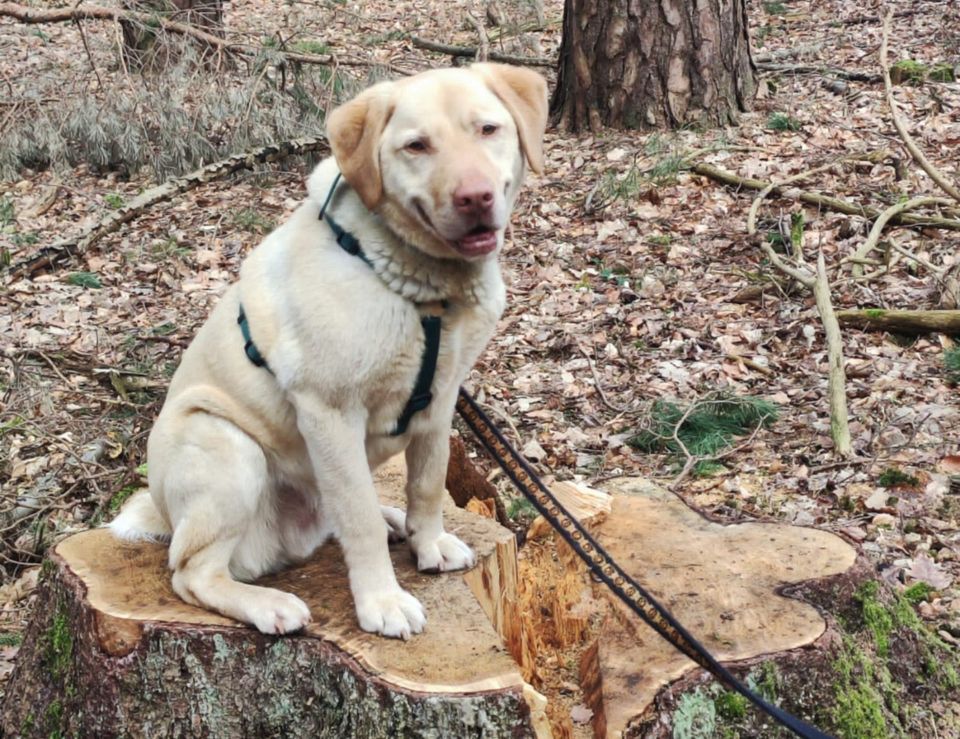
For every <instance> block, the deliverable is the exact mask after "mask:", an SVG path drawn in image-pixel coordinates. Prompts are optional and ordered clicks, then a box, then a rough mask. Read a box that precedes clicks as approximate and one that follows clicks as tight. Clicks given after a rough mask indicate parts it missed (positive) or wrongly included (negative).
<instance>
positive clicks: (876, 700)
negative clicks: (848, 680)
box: [833, 680, 890, 739]
mask: <svg viewBox="0 0 960 739" xmlns="http://www.w3.org/2000/svg"><path fill="white" fill-rule="evenodd" d="M833 720H834V722H835V724H836V728H837V734H838V735H839V736H840V737H843V739H887V737H889V736H890V732H889V730H888V728H887V721H886V718H885V717H884V713H883V698H882V696H880V694H879V693H877V691H876V690H875V689H874V688H873V687H872V686H871V685H870V684H869V683H868V682H867V681H866V680H860V681H858V682H857V684H856V685H855V686H853V687H844V688H841V689H839V690H838V691H837V701H836V703H835V704H834V707H833Z"/></svg>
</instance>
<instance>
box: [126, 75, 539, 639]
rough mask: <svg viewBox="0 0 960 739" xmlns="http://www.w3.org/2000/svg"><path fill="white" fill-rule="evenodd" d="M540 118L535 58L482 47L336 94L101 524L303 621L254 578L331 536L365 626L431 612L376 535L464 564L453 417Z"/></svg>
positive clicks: (428, 567)
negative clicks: (135, 483)
mask: <svg viewBox="0 0 960 739" xmlns="http://www.w3.org/2000/svg"><path fill="white" fill-rule="evenodd" d="M546 120H547V86H546V82H545V81H544V79H543V78H542V77H541V76H540V75H538V74H536V73H534V72H531V71H529V70H525V69H522V68H518V67H509V66H505V65H498V64H486V63H482V64H474V65H472V66H470V67H468V68H452V69H438V70H431V71H428V72H424V73H421V74H418V75H415V76H413V77H409V78H406V79H402V80H399V81H392V82H383V83H379V84H377V85H374V86H373V87H371V88H369V89H367V90H366V91H364V92H362V93H361V94H360V95H359V96H358V97H356V98H354V99H353V100H351V101H349V102H347V103H345V104H343V105H341V106H340V107H338V108H336V109H335V110H333V111H332V112H331V113H330V115H329V117H328V121H327V136H328V139H329V142H330V148H331V152H332V155H333V156H332V157H330V158H328V159H326V160H325V161H323V162H321V163H320V164H319V165H318V166H317V168H316V169H315V170H314V171H313V173H312V174H311V175H310V177H309V179H308V182H307V192H308V197H307V198H306V199H305V201H304V202H303V204H301V206H300V207H299V208H298V209H297V210H296V211H295V212H294V213H293V214H292V216H291V217H290V219H289V220H288V221H287V222H286V223H285V224H283V225H282V226H280V227H279V228H277V229H276V230H275V231H273V232H272V233H271V234H269V235H268V236H267V237H266V238H265V240H264V241H263V242H262V243H261V244H260V245H259V246H258V247H256V248H255V249H254V250H253V251H252V252H251V253H250V254H249V255H248V257H247V258H246V259H245V261H244V263H243V265H242V267H241V270H240V276H239V280H238V281H237V282H236V283H235V284H234V285H232V286H231V287H230V288H229V289H228V290H227V292H226V293H225V295H224V296H223V298H222V299H221V300H220V301H219V303H218V304H217V306H216V307H215V308H214V310H213V311H212V313H211V315H210V317H209V319H208V320H207V322H206V323H205V324H204V325H203V326H202V327H201V329H200V331H199V332H198V333H197V335H196V337H195V338H194V340H193V342H192V343H191V344H190V346H189V347H188V349H187V350H186V352H185V353H184V355H183V359H182V361H181V364H180V366H179V368H178V369H177V371H176V373H175V374H174V377H173V379H172V381H171V384H170V389H169V392H168V395H167V397H166V400H165V402H164V405H163V408H162V410H161V411H160V414H159V416H158V418H157V420H156V423H155V425H154V427H153V429H152V431H151V434H150V437H149V441H148V445H147V460H148V482H149V490H147V491H143V492H141V493H138V494H137V495H135V496H134V497H133V498H131V499H130V501H129V502H128V503H127V505H126V506H125V507H124V508H123V510H122V511H121V512H120V514H119V516H118V517H117V518H116V519H115V520H114V521H113V522H112V523H111V524H110V527H111V529H112V531H113V532H114V534H116V535H117V536H118V537H120V538H123V539H128V540H137V539H155V540H164V541H169V567H170V569H171V570H172V573H173V574H172V584H173V589H174V590H175V592H176V593H177V594H178V595H179V596H180V597H181V598H182V599H183V600H185V601H187V602H188V603H191V604H194V605H197V606H201V607H203V608H207V609H210V610H213V611H217V612H219V613H221V614H224V615H226V616H229V617H231V618H234V619H236V620H239V621H242V622H245V623H247V624H251V625H253V626H254V627H256V628H257V629H259V630H260V631H261V632H264V633H269V634H283V633H289V632H294V631H297V630H299V629H301V628H303V627H304V626H305V625H306V624H307V623H308V622H309V620H310V613H309V610H308V608H307V606H306V605H305V604H304V603H303V601H302V600H300V599H299V598H297V597H296V596H294V595H293V594H291V593H285V592H282V591H280V590H276V589H272V588H266V587H260V586H257V585H253V584H250V583H251V582H252V581H254V580H256V579H257V578H258V577H260V576H262V575H264V574H267V573H270V572H274V571H277V570H279V569H281V568H283V567H285V566H288V565H290V564H293V563H296V562H299V561H302V560H304V559H306V558H307V557H309V556H310V555H311V554H312V553H313V552H314V551H315V550H316V549H317V548H318V547H319V546H320V545H321V544H322V543H323V542H324V541H326V540H327V539H328V538H329V537H331V536H333V537H335V538H336V539H337V540H338V541H339V543H340V546H341V549H342V551H343V557H344V560H345V563H346V567H347V570H348V573H349V582H350V589H351V593H352V595H353V600H354V606H355V609H356V616H357V621H358V622H359V625H360V628H361V629H363V630H365V631H368V632H374V633H377V634H382V635H383V636H387V637H397V638H402V639H407V638H409V637H410V636H411V635H412V634H417V633H419V632H421V631H422V630H423V628H424V624H425V621H426V615H425V613H424V609H423V607H422V606H421V604H420V603H419V601H417V599H416V598H414V597H413V596H412V595H410V594H409V593H408V592H406V591H405V590H403V589H402V588H401V587H400V585H399V584H398V582H397V579H396V576H395V573H394V571H393V566H392V563H391V560H390V556H389V550H388V537H393V538H406V540H407V542H408V545H409V547H410V550H411V552H412V554H413V556H414V558H415V559H416V562H417V567H418V569H419V570H420V571H422V572H428V573H436V572H447V571H452V570H459V569H463V568H469V567H471V566H472V565H473V564H474V563H475V556H474V554H473V552H472V550H471V549H470V548H469V547H468V546H467V545H466V544H464V543H463V542H462V541H460V539H458V538H457V537H456V536H453V535H452V534H449V533H446V532H445V531H444V529H443V520H442V512H441V505H442V501H443V496H444V480H445V474H446V468H447V461H448V455H449V446H448V437H449V434H450V426H451V422H452V416H453V411H454V405H455V403H456V397H457V392H458V388H459V386H460V384H461V382H462V381H463V380H464V378H465V377H466V374H467V373H468V371H469V370H470V368H471V367H472V366H473V364H474V362H475V361H476V359H477V357H478V356H479V354H480V352H481V351H482V350H483V348H484V346H485V345H486V343H487V342H488V341H489V339H490V337H491V335H492V334H493V331H494V329H495V327H496V324H497V321H498V319H499V317H500V315H501V313H502V312H503V309H504V307H505V304H506V290H505V287H504V284H503V280H502V278H501V275H500V269H499V266H498V262H497V256H498V254H499V252H500V251H501V249H502V246H503V243H504V232H505V228H506V226H507V222H508V218H509V215H510V212H511V210H512V208H513V206H514V202H515V200H516V197H517V194H518V192H519V190H520V186H521V183H522V181H523V178H524V175H525V173H526V170H527V167H529V168H530V169H532V170H533V171H535V172H541V171H542V169H543V134H544V129H545V126H546ZM431 322H432V323H431ZM238 324H239V325H238ZM429 325H432V326H433V327H434V328H433V329H430V328H428V326H429ZM438 329H439V330H438ZM431 330H432V331H433V334H434V336H433V339H432V340H431V339H430V337H429V333H430V331H431ZM437 334H438V335H439V341H438V342H437V340H436V339H437ZM431 343H433V344H434V346H433V349H432V351H433V354H434V356H433V357H432V358H431V357H430V356H429V355H430V353H431V349H430V344H431ZM432 363H433V364H435V367H434V368H433V369H434V371H433V373H432V377H430V376H429V375H431V373H430V372H429V371H428V370H429V365H431V364H432ZM424 377H426V379H424ZM425 383H426V384H425ZM415 390H416V392H414V391H415ZM411 395H413V396H414V397H413V398H411ZM424 401H426V402H424ZM424 406H425V407H424ZM401 451H405V458H406V462H407V470H408V479H407V482H406V499H407V509H406V513H405V514H404V512H403V511H400V510H398V509H394V508H386V507H384V508H381V506H380V505H379V501H378V498H377V492H376V490H375V488H374V483H373V478H372V471H373V470H375V469H376V468H377V466H378V465H380V464H381V463H382V462H384V461H385V460H386V459H388V458H389V457H391V456H393V455H395V454H398V453H400V452H401Z"/></svg>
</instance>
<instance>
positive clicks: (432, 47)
mask: <svg viewBox="0 0 960 739" xmlns="http://www.w3.org/2000/svg"><path fill="white" fill-rule="evenodd" d="M0 7H2V6H0ZM410 41H411V42H412V43H413V45H414V46H415V47H416V48H418V49H426V50H427V51H436V52H437V53H439V54H449V55H450V56H461V57H468V58H471V59H472V58H475V57H476V56H477V49H475V48H473V47H470V46H451V45H449V44H438V43H436V42H435V41H427V40H426V39H422V38H418V37H417V36H411V37H410ZM489 58H490V61H492V62H503V63H504V64H517V65H519V66H526V67H550V68H553V67H556V66H557V62H556V61H555V60H554V59H545V58H544V57H539V56H512V55H510V54H500V53H499V52H496V51H491V52H490V57H489Z"/></svg>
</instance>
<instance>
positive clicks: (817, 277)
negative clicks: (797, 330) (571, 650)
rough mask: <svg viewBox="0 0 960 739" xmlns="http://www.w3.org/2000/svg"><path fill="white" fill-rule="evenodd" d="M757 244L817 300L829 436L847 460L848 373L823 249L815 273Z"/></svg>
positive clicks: (763, 243) (850, 451)
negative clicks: (825, 369)
mask: <svg viewBox="0 0 960 739" xmlns="http://www.w3.org/2000/svg"><path fill="white" fill-rule="evenodd" d="M760 246H761V247H762V248H763V250H764V252H766V255H767V258H768V259H769V260H770V262H771V263H772V264H773V265H774V266H775V267H776V268H777V269H779V270H780V271H781V272H783V273H784V274H786V275H789V276H790V277H792V278H793V279H795V280H796V281H797V282H799V283H800V284H801V285H803V286H804V287H806V288H807V289H809V290H811V291H812V292H813V296H814V300H816V303H817V312H818V313H819V314H820V321H821V322H822V323H823V332H824V336H825V337H826V341H827V359H828V364H829V372H828V374H827V395H828V397H829V402H830V437H831V438H832V439H833V447H834V450H835V451H836V453H837V454H838V455H839V456H840V457H843V458H844V459H847V458H848V457H851V456H852V455H853V445H852V443H851V440H850V422H849V414H848V412H847V376H846V372H845V371H844V368H843V365H844V360H843V338H842V337H841V335H840V324H839V322H838V319H837V314H836V312H835V311H834V309H833V303H832V302H831V300H830V281H829V279H828V278H827V268H826V263H825V262H824V259H823V252H820V254H818V255H817V272H816V274H811V273H810V272H809V271H807V270H806V269H803V268H800V267H795V266H793V265H790V264H787V263H786V262H785V261H784V260H783V258H782V257H781V256H780V255H779V254H777V253H776V252H775V251H774V250H773V247H772V246H770V244H768V243H767V242H766V241H761V242H760Z"/></svg>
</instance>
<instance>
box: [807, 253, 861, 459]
mask: <svg viewBox="0 0 960 739" xmlns="http://www.w3.org/2000/svg"><path fill="white" fill-rule="evenodd" d="M813 297H814V300H816V302H817V311H819V313H820V320H821V321H822V322H823V331H824V334H825V335H826V339H827V363H828V366H829V370H828V372H827V393H828V395H829V396H830V436H831V438H832V439H833V447H834V450H835V451H836V453H837V455H839V456H840V457H841V458H843V459H847V458H849V457H852V456H853V444H852V442H851V440H850V423H849V420H848V414H847V374H846V372H845V370H844V368H843V365H844V362H843V338H842V337H841V335H840V324H839V323H838V320H837V316H836V313H835V312H834V310H833V303H832V302H831V300H830V281H829V279H828V278H827V267H826V263H825V261H824V259H823V252H820V253H819V254H818V255H817V279H816V281H815V282H814V283H813Z"/></svg>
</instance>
